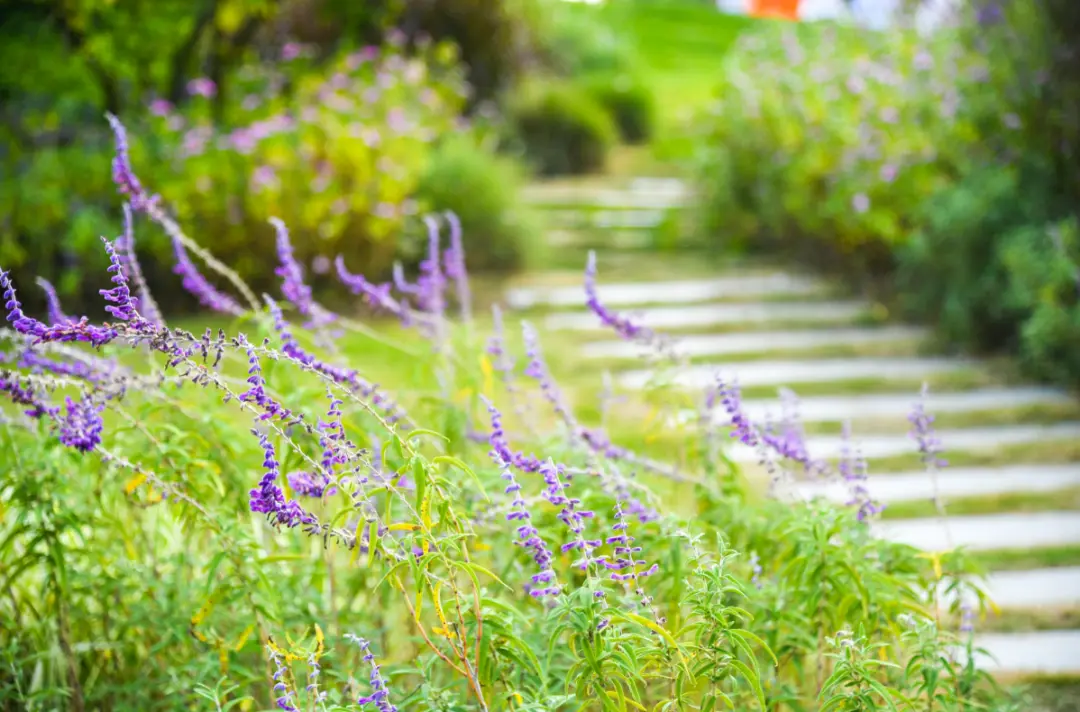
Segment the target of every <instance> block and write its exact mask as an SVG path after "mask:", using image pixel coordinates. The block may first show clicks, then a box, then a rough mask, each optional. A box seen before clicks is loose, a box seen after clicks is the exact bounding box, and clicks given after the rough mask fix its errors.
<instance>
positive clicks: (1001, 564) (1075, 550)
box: [969, 544, 1080, 571]
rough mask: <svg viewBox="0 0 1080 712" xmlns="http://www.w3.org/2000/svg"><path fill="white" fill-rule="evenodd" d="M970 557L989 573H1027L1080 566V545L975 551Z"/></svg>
mask: <svg viewBox="0 0 1080 712" xmlns="http://www.w3.org/2000/svg"><path fill="white" fill-rule="evenodd" d="M969 556H970V557H971V558H973V559H974V560H975V561H977V562H978V563H979V564H980V565H981V566H982V567H983V568H985V569H986V570H988V571H1026V570H1029V569H1049V568H1057V567H1062V566H1080V545H1076V544H1071V545H1067V546H1054V547H1048V548H1045V549H996V550H993V551H973V552H970V554H969Z"/></svg>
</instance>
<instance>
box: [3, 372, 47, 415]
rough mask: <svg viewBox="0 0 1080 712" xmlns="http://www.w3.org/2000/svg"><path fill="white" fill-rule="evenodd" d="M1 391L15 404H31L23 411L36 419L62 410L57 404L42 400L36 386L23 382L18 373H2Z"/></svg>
mask: <svg viewBox="0 0 1080 712" xmlns="http://www.w3.org/2000/svg"><path fill="white" fill-rule="evenodd" d="M0 393H6V394H7V395H8V397H9V398H10V399H11V402H12V403H14V404H15V405H25V406H29V407H28V408H27V409H26V410H24V411H23V413H25V414H26V415H27V416H28V417H30V418H34V419H35V420H36V419H39V418H41V417H42V416H46V415H47V416H50V417H52V416H55V415H56V414H57V413H58V412H59V411H60V409H59V408H57V407H56V406H50V405H48V404H47V403H46V402H45V401H43V400H41V398H39V397H38V395H37V394H36V393H35V392H34V386H33V385H32V384H30V383H26V384H24V383H22V382H21V381H20V380H19V374H17V373H13V372H7V373H0Z"/></svg>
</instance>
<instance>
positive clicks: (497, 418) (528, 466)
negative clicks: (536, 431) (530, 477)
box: [480, 396, 542, 472]
mask: <svg viewBox="0 0 1080 712" xmlns="http://www.w3.org/2000/svg"><path fill="white" fill-rule="evenodd" d="M480 398H481V399H482V400H483V401H484V404H485V405H486V406H487V409H488V413H489V414H490V416H491V434H490V436H489V437H488V442H489V443H490V444H491V451H490V452H489V453H488V454H489V455H491V458H492V459H493V460H495V462H496V464H498V465H499V466H500V467H501V466H503V465H513V466H514V467H516V468H517V469H519V470H522V471H523V472H539V471H540V468H541V467H542V463H541V462H540V460H538V459H537V458H536V457H534V456H532V455H524V454H522V453H520V452H517V451H515V450H513V449H512V448H511V447H510V443H509V442H507V440H506V433H505V431H504V430H503V425H502V413H500V412H499V409H498V408H496V407H495V404H494V403H492V402H491V401H490V400H488V399H487V397H485V396H481V397H480Z"/></svg>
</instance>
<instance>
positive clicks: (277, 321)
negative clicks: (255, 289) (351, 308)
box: [265, 297, 408, 423]
mask: <svg viewBox="0 0 1080 712" xmlns="http://www.w3.org/2000/svg"><path fill="white" fill-rule="evenodd" d="M265 299H266V305H267V310H268V311H269V312H270V317H271V318H272V319H273V321H274V330H275V331H277V333H278V337H279V338H280V339H281V345H282V349H281V350H282V352H283V353H284V354H285V355H286V356H288V357H289V358H291V359H295V360H296V361H298V362H299V363H301V364H303V365H305V366H307V367H309V368H311V369H313V370H314V371H317V372H318V373H321V374H323V375H324V376H327V377H329V378H331V379H332V380H333V381H334V382H335V383H339V384H341V385H344V386H347V387H348V388H349V390H350V391H352V392H353V393H358V394H359V395H360V396H361V397H363V398H370V399H371V404H372V405H373V406H375V407H376V408H378V409H379V410H381V411H383V412H384V413H386V415H387V420H388V421H389V422H390V423H396V422H398V421H402V420H407V419H408V416H407V414H406V413H405V411H404V410H403V409H402V408H401V406H399V405H397V404H396V403H394V401H393V400H392V399H390V398H389V397H387V396H386V395H384V394H383V393H382V392H380V391H379V388H378V386H376V385H374V384H372V383H368V382H367V381H366V380H364V379H363V378H361V377H360V374H359V373H357V372H356V371H355V370H353V369H349V368H342V367H340V366H335V365H333V364H329V363H326V362H325V361H322V360H320V359H318V358H316V357H315V355H314V354H311V353H308V352H307V351H305V350H304V349H303V348H302V347H301V346H300V344H299V342H297V341H296V338H295V337H293V335H292V332H291V331H289V325H288V323H287V322H286V321H285V317H284V315H283V314H282V313H281V307H279V306H278V305H277V302H275V301H274V300H273V299H271V298H270V297H265Z"/></svg>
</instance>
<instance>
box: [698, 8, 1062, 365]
mask: <svg viewBox="0 0 1080 712" xmlns="http://www.w3.org/2000/svg"><path fill="white" fill-rule="evenodd" d="M1078 8H1080V6H1077V5H1075V4H1069V3H1061V2H1058V0H1039V1H1038V2H1034V3H1008V4H1002V3H995V2H979V3H971V4H968V5H965V6H964V7H963V8H961V9H960V10H959V14H958V16H957V19H958V21H957V22H956V23H954V24H952V25H950V26H947V27H944V28H942V29H939V30H938V31H936V32H934V33H930V34H928V35H922V34H919V33H917V32H915V31H914V30H905V29H898V30H896V31H891V32H889V33H863V32H850V31H848V30H844V29H842V28H835V27H829V26H818V27H813V26H798V27H783V28H780V27H778V26H767V27H766V28H765V29H764V30H763V31H762V32H758V33H753V34H748V35H747V36H746V37H744V38H743V39H742V40H740V46H739V48H738V50H737V51H736V52H733V53H731V54H730V55H729V58H728V60H727V62H726V64H725V76H724V81H723V83H722V85H721V86H720V90H719V100H718V102H717V103H716V105H715V106H714V107H713V110H712V111H711V112H709V114H708V115H707V116H705V117H703V118H702V119H701V121H700V125H699V131H700V134H699V136H698V138H699V140H700V142H701V143H703V144H704V148H703V149H702V150H701V151H700V154H699V157H700V159H701V166H700V171H699V175H700V179H699V181H698V182H699V184H700V191H699V192H700V195H701V196H702V197H703V204H702V207H701V212H702V214H701V215H700V216H699V221H698V222H699V225H701V226H702V228H703V231H702V238H701V239H702V240H708V239H713V238H712V236H713V235H719V236H720V239H721V240H723V241H725V243H726V244H727V245H728V246H731V247H734V248H736V249H744V250H745V249H771V250H775V251H781V252H784V253H787V254H789V255H790V254H795V255H798V256H800V257H803V258H807V259H810V260H813V261H816V262H818V263H819V264H822V265H824V266H826V267H828V268H830V269H834V270H840V271H843V272H844V273H845V274H846V275H847V276H848V277H849V278H852V280H853V281H855V282H859V281H861V282H862V283H863V284H866V283H867V282H870V283H871V284H872V286H873V287H875V288H878V289H880V287H881V285H882V284H884V285H885V286H886V290H888V289H890V288H891V289H893V290H894V291H895V292H896V293H895V294H894V295H885V296H887V297H888V296H893V297H894V298H895V300H896V301H898V302H899V303H900V306H901V308H902V309H901V310H902V311H906V312H907V313H908V314H910V315H914V316H917V317H919V318H922V319H926V320H929V321H932V322H935V323H937V324H938V326H939V327H940V328H941V332H942V334H943V336H945V337H946V338H947V339H949V340H951V341H953V342H954V343H955V344H956V345H959V346H964V347H968V348H975V349H980V350H991V349H992V350H1001V349H1014V350H1018V352H1019V353H1020V354H1021V355H1022V356H1023V360H1024V362H1025V363H1026V364H1027V365H1028V366H1029V367H1030V369H1031V371H1032V373H1033V374H1035V375H1037V376H1039V377H1051V378H1054V379H1055V380H1059V381H1063V382H1076V380H1077V379H1078V378H1080V371H1073V369H1074V368H1075V361H1074V360H1073V359H1071V358H1070V357H1068V356H1065V352H1066V350H1067V349H1068V345H1069V344H1070V343H1072V342H1071V338H1072V337H1071V333H1072V330H1071V327H1069V326H1068V324H1069V323H1070V320H1071V318H1072V317H1071V314H1070V312H1069V311H1068V309H1060V310H1059V309H1057V308H1054V309H1051V310H1050V311H1043V312H1041V313H1040V316H1039V318H1038V320H1037V322H1032V323H1030V324H1029V320H1031V319H1033V318H1034V315H1035V313H1036V311H1037V308H1036V303H1037V302H1038V300H1036V299H1032V298H1030V296H1029V297H1028V298H1025V299H1021V298H1019V297H1017V296H1016V293H1015V289H1014V287H1015V285H1014V280H1015V279H1016V275H1015V274H1014V271H1015V269H1016V264H1017V260H1018V259H1019V258H1018V257H1016V255H1017V254H1019V252H1018V250H1017V249H1014V248H1010V247H1009V244H1010V243H1011V242H1013V241H1014V240H1021V239H1022V238H1021V237H1018V236H1019V235H1027V236H1028V237H1027V238H1023V239H1027V240H1028V241H1030V240H1031V239H1034V238H1032V237H1031V236H1033V235H1045V234H1046V230H1047V225H1050V224H1054V223H1058V222H1060V221H1062V220H1066V219H1068V218H1069V217H1075V215H1076V211H1075V204H1076V202H1075V201H1076V200H1077V199H1080V179H1078V178H1077V176H1078V175H1080V174H1078V173H1077V170H1076V168H1075V165H1076V161H1075V160H1074V159H1072V158H1070V157H1069V156H1071V155H1072V151H1073V150H1074V149H1073V147H1075V146H1077V145H1080V121H1077V118H1076V114H1075V112H1073V111H1071V110H1070V109H1066V108H1065V107H1066V106H1069V105H1071V104H1070V102H1071V101H1072V99H1073V98H1074V97H1075V96H1077V95H1078V94H1077V90H1078V87H1080V85H1078V84H1077V82H1076V80H1075V78H1072V77H1071V75H1070V74H1069V73H1068V71H1067V67H1066V66H1065V65H1068V63H1069V62H1070V61H1073V60H1070V59H1068V58H1069V57H1071V54H1070V53H1068V52H1063V51H1062V48H1063V47H1064V46H1066V45H1067V43H1068V40H1067V35H1068V33H1067V32H1066V31H1065V29H1063V28H1067V27H1075V26H1077V23H1080V15H1078V14H1077V13H1078V12H1080V9H1078ZM1063 58H1064V59H1063ZM1051 80H1053V81H1060V85H1056V86H1051ZM1048 105H1052V106H1054V107H1057V108H1056V109H1054V110H1048V109H1047V106H1048ZM1051 137H1052V138H1051ZM1006 253H1011V254H1013V255H1014V256H1013V257H1012V258H1010V260H1006V259H1005V257H1004V255H1005V254H1006ZM1029 257H1030V259H1050V258H1051V257H1052V255H1051V254H1050V253H1048V252H1047V251H1045V250H1036V251H1035V252H1034V253H1033V254H1032V255H1031V256H1029ZM1043 268H1044V270H1045V271H1052V270H1051V264H1050V263H1046V264H1044V265H1043ZM1041 286H1044V287H1045V288H1046V289H1049V290H1051V291H1054V292H1055V293H1060V292H1059V291H1058V290H1059V289H1060V287H1052V286H1050V283H1047V284H1045V285H1041ZM1021 291H1023V290H1021ZM1028 291H1029V292H1030V290H1028ZM1051 325H1052V326H1051ZM1051 332H1053V334H1054V335H1055V336H1054V337H1051V336H1050V333H1051ZM1025 334H1028V336H1025ZM1057 338H1061V339H1062V341H1061V343H1060V344H1059V345H1054V346H1051V344H1052V343H1053V342H1054V341H1055V340H1056V339H1057ZM1033 341H1034V342H1038V343H1039V346H1035V345H1034V344H1033ZM1053 354H1056V355H1053ZM1051 360H1053V361H1056V364H1051V363H1050V361H1051ZM1070 372H1072V374H1073V375H1069V373H1070Z"/></svg>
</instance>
